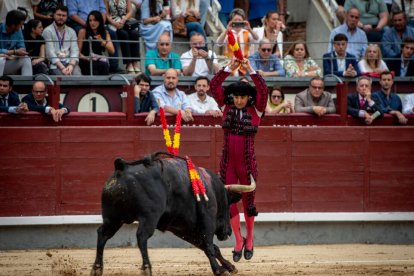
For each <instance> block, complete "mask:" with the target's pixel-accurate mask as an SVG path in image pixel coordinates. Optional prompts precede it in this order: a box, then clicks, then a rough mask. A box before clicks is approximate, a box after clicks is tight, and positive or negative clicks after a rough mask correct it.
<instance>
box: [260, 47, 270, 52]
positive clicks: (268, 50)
mask: <svg viewBox="0 0 414 276" xmlns="http://www.w3.org/2000/svg"><path fill="white" fill-rule="evenodd" d="M260 50H262V51H263V52H270V51H272V49H270V48H262V49H260Z"/></svg>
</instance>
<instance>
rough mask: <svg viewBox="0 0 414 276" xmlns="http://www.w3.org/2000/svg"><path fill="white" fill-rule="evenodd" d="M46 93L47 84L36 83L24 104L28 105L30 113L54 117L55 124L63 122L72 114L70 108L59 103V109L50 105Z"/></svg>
mask: <svg viewBox="0 0 414 276" xmlns="http://www.w3.org/2000/svg"><path fill="white" fill-rule="evenodd" d="M46 92H47V89H46V85H45V83H44V82H43V81H35V82H34V83H33V87H32V91H31V92H30V93H29V94H27V95H26V96H24V97H23V99H22V102H25V103H27V105H28V107H29V110H30V111H37V112H40V113H43V114H49V115H52V117H53V120H54V121H55V122H59V121H62V116H63V115H64V114H68V113H69V112H70V110H69V108H67V107H65V106H63V104H61V103H59V108H58V109H55V108H53V107H52V106H50V105H48V102H47V98H46Z"/></svg>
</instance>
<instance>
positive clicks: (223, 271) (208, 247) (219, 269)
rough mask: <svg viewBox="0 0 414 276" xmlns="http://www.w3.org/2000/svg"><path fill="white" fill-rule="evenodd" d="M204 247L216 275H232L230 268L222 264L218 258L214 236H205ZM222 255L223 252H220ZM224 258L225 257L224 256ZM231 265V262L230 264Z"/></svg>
mask: <svg viewBox="0 0 414 276" xmlns="http://www.w3.org/2000/svg"><path fill="white" fill-rule="evenodd" d="M204 237H205V239H204V248H203V251H204V253H205V254H206V256H207V258H208V260H209V261H210V266H211V269H212V271H213V273H214V275H230V272H229V270H228V269H227V267H226V266H220V265H219V263H218V262H217V259H216V248H215V247H216V246H215V245H214V244H213V236H211V237H208V235H205V236H204ZM220 256H221V254H220ZM223 259H224V258H223ZM230 265H231V264H230Z"/></svg>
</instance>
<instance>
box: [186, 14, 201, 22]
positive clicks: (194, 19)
mask: <svg viewBox="0 0 414 276" xmlns="http://www.w3.org/2000/svg"><path fill="white" fill-rule="evenodd" d="M184 21H185V23H190V22H200V18H199V17H196V16H194V15H187V16H186V17H185V20H184Z"/></svg>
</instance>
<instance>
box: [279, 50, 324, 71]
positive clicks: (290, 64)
mask: <svg viewBox="0 0 414 276" xmlns="http://www.w3.org/2000/svg"><path fill="white" fill-rule="evenodd" d="M285 70H286V76H287V77H289V78H292V77H293V78H300V77H321V76H322V71H321V69H320V68H319V66H318V64H316V62H315V61H314V60H313V59H312V58H311V57H310V56H309V51H308V47H306V44H305V43H302V42H295V43H293V44H292V46H291V47H290V49H289V52H288V54H287V55H286V57H285Z"/></svg>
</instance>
